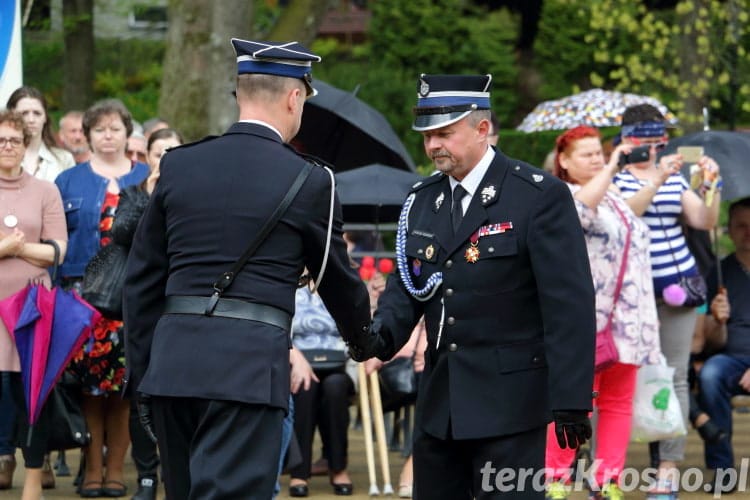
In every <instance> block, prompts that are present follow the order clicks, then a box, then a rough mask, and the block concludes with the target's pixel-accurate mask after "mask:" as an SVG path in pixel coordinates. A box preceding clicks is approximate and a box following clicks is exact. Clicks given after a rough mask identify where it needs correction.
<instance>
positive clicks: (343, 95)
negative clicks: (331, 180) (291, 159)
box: [292, 80, 415, 172]
mask: <svg viewBox="0 0 750 500" xmlns="http://www.w3.org/2000/svg"><path fill="white" fill-rule="evenodd" d="M314 86H315V89H316V90H317V91H318V95H316V96H314V97H311V98H310V99H309V100H308V101H307V102H306V103H305V110H304V112H303V114H302V125H301V127H300V130H299V133H297V136H296V137H295V138H294V140H293V141H292V143H293V144H294V145H295V146H296V147H297V148H298V149H299V150H300V151H302V152H303V153H308V154H311V155H315V156H318V157H320V158H322V159H323V160H325V161H327V162H329V163H331V164H333V166H334V167H335V168H336V171H338V172H342V171H344V170H350V169H352V168H355V167H361V166H363V165H368V164H371V163H375V162H379V163H383V164H385V165H392V166H394V167H397V168H400V169H402V170H409V171H412V172H414V171H415V166H414V161H413V160H412V159H411V156H409V153H408V152H407V151H406V148H405V147H404V144H403V143H402V142H401V139H399V137H398V136H397V135H396V133H395V132H394V131H393V128H392V127H391V125H390V124H389V123H388V120H386V119H385V117H384V116H383V115H382V114H381V113H380V112H379V111H377V110H375V108H373V107H371V106H370V105H369V104H367V103H365V102H364V101H362V100H361V99H359V98H357V97H356V96H355V95H354V94H353V93H351V92H345V91H343V90H341V89H338V88H336V87H334V86H332V85H328V84H327V83H325V82H321V81H320V80H315V83H314Z"/></svg>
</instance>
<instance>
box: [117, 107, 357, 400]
mask: <svg viewBox="0 0 750 500" xmlns="http://www.w3.org/2000/svg"><path fill="white" fill-rule="evenodd" d="M305 161H306V160H305V159H303V158H301V157H300V156H298V155H297V154H296V153H295V152H294V151H293V150H292V149H291V148H289V147H288V146H285V145H284V144H282V142H281V139H280V138H279V137H278V136H277V135H276V134H274V133H273V132H272V131H271V130H270V129H268V128H267V127H263V126H261V125H257V124H250V123H241V122H240V123H236V124H234V125H233V126H232V127H231V128H230V129H229V130H228V131H227V132H226V133H225V134H224V135H222V136H220V137H216V138H209V139H206V140H204V141H201V142H198V143H194V144H189V145H185V146H182V147H179V148H176V149H174V150H171V151H169V152H168V153H167V154H166V155H165V156H164V157H163V159H162V162H161V177H160V180H159V183H158V185H157V188H156V189H155V191H154V193H153V195H152V197H151V200H150V203H149V206H148V207H147V209H146V212H145V213H144V216H143V218H142V219H141V222H140V224H139V226H138V230H137V232H136V235H135V239H134V241H133V246H132V249H131V252H130V257H129V259H128V271H127V278H126V284H125V297H124V300H125V304H124V305H125V318H124V319H125V325H126V348H127V349H126V352H127V369H128V372H129V373H128V392H130V393H132V391H134V390H138V391H141V392H144V393H146V394H152V395H159V396H175V397H196V398H207V399H220V400H230V401H239V402H246V403H257V404H267V405H271V406H275V407H281V408H286V407H287V400H288V395H289V348H290V346H291V343H290V340H289V332H286V331H283V329H281V328H278V327H275V326H271V325H269V324H266V323H260V322H254V321H245V320H238V319H230V318H220V317H206V316H200V315H177V314H166V315H162V310H163V308H164V301H165V297H166V296H169V295H199V296H205V297H208V296H210V295H211V293H212V292H213V290H212V284H213V283H214V282H215V281H216V280H217V278H218V277H219V276H220V274H221V273H222V272H225V271H228V270H230V269H231V268H232V266H233V265H234V263H235V262H236V261H237V260H238V259H239V257H240V256H241V255H242V253H243V252H244V251H245V250H246V249H247V247H248V246H249V245H250V243H251V241H252V240H253V239H254V238H255V236H256V233H258V231H259V230H260V228H261V227H262V226H263V224H264V223H265V222H266V220H267V219H268V218H269V217H270V215H271V213H272V212H273V211H274V210H275V209H276V207H277V206H278V205H279V203H280V202H281V200H282V198H283V197H284V195H285V194H286V192H287V191H288V190H289V187H290V186H291V185H292V183H293V181H294V179H295V178H296V177H297V175H298V173H299V172H300V170H301V169H302V168H303V167H304V165H305ZM330 193H331V180H330V177H329V175H328V173H327V172H326V171H325V170H324V169H323V168H319V167H315V168H314V169H313V171H312V173H311V174H310V176H309V177H308V179H307V181H306V182H305V184H304V185H303V186H302V189H301V190H300V192H299V193H298V194H297V196H296V198H295V199H294V201H293V202H292V204H291V206H290V207H289V209H288V210H287V211H286V213H285V215H284V216H283V217H282V218H281V220H280V221H279V223H278V224H277V225H276V226H275V228H274V230H273V231H272V232H271V233H270V234H269V236H268V237H267V239H266V240H265V241H264V242H263V244H262V245H261V246H260V247H259V248H258V250H257V251H256V253H255V255H253V257H252V258H251V259H250V261H249V262H248V263H247V265H246V266H245V268H244V269H243V271H242V272H240V273H239V274H238V276H237V277H236V279H235V281H234V283H233V284H232V285H231V287H229V288H228V289H227V290H226V292H225V293H224V295H223V296H224V297H229V298H238V299H243V300H247V301H250V302H256V303H260V304H267V305H271V306H274V307H277V308H280V309H283V310H284V311H286V312H288V313H289V314H290V315H291V314H293V313H294V294H295V290H296V284H297V280H298V278H299V276H300V274H301V272H302V270H303V267H304V266H307V268H308V269H309V270H310V271H311V272H312V274H313V276H314V277H317V275H318V271H319V269H320V266H321V262H322V259H323V253H324V248H325V244H326V230H327V227H328V214H329V206H330V205H329V203H330ZM341 227H342V217H341V207H340V205H339V203H338V200H336V206H335V217H334V231H333V241H332V245H331V253H330V256H329V259H328V266H327V268H326V272H325V276H324V278H323V280H322V283H321V286H320V288H319V292H320V295H321V297H322V298H323V301H324V302H325V305H326V307H327V308H328V310H329V311H330V312H331V315H332V316H333V317H334V319H335V320H336V322H337V323H338V326H339V331H340V332H341V334H342V336H343V337H344V339H345V340H346V339H348V338H350V337H351V336H352V335H353V333H354V332H355V331H360V332H361V331H362V330H363V329H366V328H367V327H368V325H369V322H370V308H369V298H368V294H367V290H366V288H365V286H364V284H363V283H362V281H361V280H360V278H359V276H358V275H357V273H356V272H355V271H354V270H353V269H351V267H350V264H349V258H348V255H347V253H346V246H345V244H344V241H343V238H342V231H341Z"/></svg>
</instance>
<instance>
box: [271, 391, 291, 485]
mask: <svg viewBox="0 0 750 500" xmlns="http://www.w3.org/2000/svg"><path fill="white" fill-rule="evenodd" d="M293 432H294V399H292V395H291V394H290V395H289V413H287V415H286V417H285V418H284V422H283V423H282V428H281V456H280V457H279V476H280V475H281V471H282V470H284V458H285V457H286V452H287V450H288V449H289V443H290V442H291V441H292V433H293ZM280 491H281V484H279V480H278V479H276V486H274V488H273V498H276V496H277V495H278V494H279V492H280Z"/></svg>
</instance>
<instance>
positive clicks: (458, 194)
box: [451, 184, 469, 234]
mask: <svg viewBox="0 0 750 500" xmlns="http://www.w3.org/2000/svg"><path fill="white" fill-rule="evenodd" d="M467 194H469V193H468V192H467V191H466V190H465V189H464V188H463V186H461V184H457V185H456V187H454V188H453V205H452V206H451V222H452V223H453V234H456V232H458V226H460V225H461V219H463V218H464V209H463V207H462V206H461V200H463V199H464V196H466V195H467Z"/></svg>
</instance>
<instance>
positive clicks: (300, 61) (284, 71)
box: [232, 38, 321, 97]
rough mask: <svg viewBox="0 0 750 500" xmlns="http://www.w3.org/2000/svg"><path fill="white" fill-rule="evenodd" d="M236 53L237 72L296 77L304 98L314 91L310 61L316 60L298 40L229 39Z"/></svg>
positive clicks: (317, 57) (317, 60)
mask: <svg viewBox="0 0 750 500" xmlns="http://www.w3.org/2000/svg"><path fill="white" fill-rule="evenodd" d="M232 47H234V52H235V54H237V74H238V75H242V74H246V73H263V74H266V75H274V76H285V77H288V78H298V79H300V80H302V81H303V82H304V83H305V88H306V89H307V97H312V96H314V95H315V94H317V93H318V92H317V91H316V90H315V88H314V87H313V85H312V63H313V62H320V60H321V59H320V56H318V55H315V54H313V53H312V52H310V50H309V49H307V48H305V47H304V46H303V45H301V44H300V43H298V42H256V41H251V40H241V39H239V38H232Z"/></svg>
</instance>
